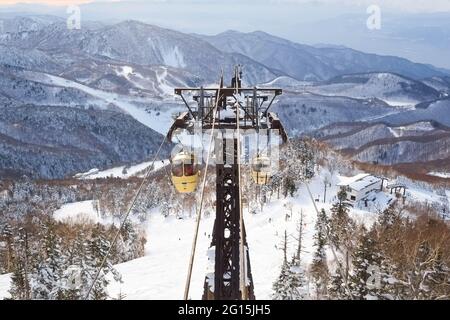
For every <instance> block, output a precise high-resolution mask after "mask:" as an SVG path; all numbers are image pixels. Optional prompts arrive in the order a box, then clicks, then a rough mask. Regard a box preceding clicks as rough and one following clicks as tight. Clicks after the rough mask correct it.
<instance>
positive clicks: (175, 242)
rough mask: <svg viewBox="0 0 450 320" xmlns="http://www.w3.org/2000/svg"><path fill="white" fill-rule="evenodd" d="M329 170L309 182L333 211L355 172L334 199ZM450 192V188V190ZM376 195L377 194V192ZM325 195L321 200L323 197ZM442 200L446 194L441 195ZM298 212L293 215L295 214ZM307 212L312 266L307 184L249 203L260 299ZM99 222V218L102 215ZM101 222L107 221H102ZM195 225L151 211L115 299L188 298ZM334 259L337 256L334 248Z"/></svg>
mask: <svg viewBox="0 0 450 320" xmlns="http://www.w3.org/2000/svg"><path fill="white" fill-rule="evenodd" d="M328 174H329V173H328V172H327V171H326V170H321V172H320V174H319V175H318V176H317V177H315V178H314V179H313V180H312V181H311V182H310V184H309V186H310V188H311V192H312V194H313V197H314V198H315V199H317V200H318V201H316V205H317V206H318V209H319V210H321V209H322V208H324V209H325V210H326V211H327V213H329V211H330V208H331V206H332V202H333V201H335V199H336V194H337V191H338V188H339V187H338V186H337V185H338V184H339V183H341V182H345V181H349V180H350V178H349V177H343V176H339V175H337V176H334V177H333V178H332V182H331V183H332V186H331V187H330V188H328V189H327V194H328V198H327V201H326V203H323V177H324V175H328ZM408 195H409V196H410V197H411V198H412V199H414V200H419V201H435V200H439V199H440V198H439V196H437V195H436V194H434V193H433V192H431V191H425V190H418V189H409V190H408ZM373 196H374V197H375V199H376V200H375V201H374V202H372V201H370V202H369V206H368V207H367V208H366V207H365V206H364V205H363V204H362V203H361V204H357V205H355V207H354V208H351V210H350V216H351V217H352V218H353V219H354V220H355V221H357V222H358V223H360V224H364V225H366V226H367V227H369V226H370V225H371V224H372V223H373V222H374V221H375V220H376V218H377V215H378V213H377V212H378V211H379V210H383V209H384V208H386V206H387V203H388V202H389V199H390V198H391V196H390V194H386V193H384V192H376V193H374V195H373ZM448 196H450V192H449V193H448ZM371 198H372V197H371ZM319 199H320V200H319ZM441 200H442V199H441ZM291 212H292V216H291ZM80 213H81V216H85V217H90V218H91V219H93V220H94V221H95V219H99V218H98V216H97V213H96V211H95V210H94V206H93V203H92V201H85V202H81V203H75V204H69V205H65V206H63V207H62V208H61V209H60V210H58V211H57V212H56V213H55V217H56V218H57V219H60V220H64V219H68V218H71V219H72V218H73V217H74V216H75V217H76V216H79V214H80ZM301 213H303V224H304V226H303V227H304V228H303V229H304V238H303V252H302V257H301V259H302V263H303V264H304V265H309V264H310V262H311V260H312V256H313V253H314V246H313V244H314V238H313V237H314V233H315V229H314V227H315V223H316V211H315V209H314V205H313V203H312V202H311V199H310V197H309V195H308V193H307V190H306V187H305V186H301V187H300V189H299V190H298V193H297V195H296V196H295V197H294V198H287V199H283V198H282V199H276V195H274V196H273V198H272V201H271V202H270V203H268V204H267V205H266V206H265V208H264V210H263V212H261V213H258V214H255V215H252V214H249V213H248V210H247V208H244V218H245V224H246V229H247V237H248V239H247V240H248V243H249V250H250V261H251V268H252V274H253V280H254V287H255V295H256V298H257V299H270V297H271V293H272V283H273V282H274V280H275V279H276V277H277V276H278V274H279V269H280V265H281V262H282V255H283V253H282V250H281V246H280V244H281V241H282V238H283V234H284V231H285V230H286V231H287V233H288V237H289V244H288V249H289V255H292V254H293V253H294V251H295V249H296V241H295V239H294V237H296V236H297V231H296V227H297V224H298V222H299V220H300V214H301ZM97 221H99V220H97ZM99 222H101V221H99ZM213 224H214V216H213V215H212V216H210V217H204V218H203V219H202V221H201V225H200V231H199V238H198V245H197V250H196V255H195V263H194V269H193V275H192V282H191V291H190V298H192V299H201V296H202V293H203V283H204V280H205V275H206V271H207V266H208V258H207V252H208V248H209V246H210V244H211V233H212V229H213ZM194 226H195V217H194V216H191V217H189V216H185V217H184V218H183V219H177V218H176V217H174V216H170V217H168V218H164V217H163V216H162V215H161V214H160V213H159V211H158V210H154V211H152V212H151V213H150V214H149V219H148V220H147V222H145V225H144V226H143V227H144V228H145V229H146V232H147V240H148V242H147V245H146V254H145V256H144V257H142V258H139V259H136V260H132V261H129V262H126V263H122V264H119V265H116V268H117V270H118V271H119V272H120V273H121V274H122V279H123V283H117V282H114V281H111V283H110V285H109V287H108V291H109V294H110V296H111V297H112V298H114V297H117V296H118V295H119V294H123V295H125V296H126V299H182V298H183V292H184V286H185V282H186V275H187V265H188V262H189V256H190V252H191V246H192V239H193V233H194ZM328 259H329V260H330V264H333V256H332V254H331V252H328ZM8 288H9V276H8V275H3V276H0V298H1V297H4V296H5V295H7V291H8Z"/></svg>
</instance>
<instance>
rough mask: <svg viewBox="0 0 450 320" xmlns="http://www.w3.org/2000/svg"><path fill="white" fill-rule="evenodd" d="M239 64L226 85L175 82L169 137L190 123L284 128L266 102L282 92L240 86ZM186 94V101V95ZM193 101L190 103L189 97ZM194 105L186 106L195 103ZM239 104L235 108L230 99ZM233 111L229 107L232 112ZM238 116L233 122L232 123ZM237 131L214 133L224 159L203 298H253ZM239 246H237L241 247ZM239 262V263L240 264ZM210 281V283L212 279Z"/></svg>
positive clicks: (218, 173) (218, 165)
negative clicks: (179, 109)
mask: <svg viewBox="0 0 450 320" xmlns="http://www.w3.org/2000/svg"><path fill="white" fill-rule="evenodd" d="M241 78H242V72H241V69H240V67H236V68H235V72H234V76H233V78H232V80H231V86H230V87H225V86H224V84H223V82H224V81H223V75H222V79H221V83H220V85H219V86H218V87H214V88H204V87H200V88H176V89H175V94H176V95H178V96H180V97H181V99H182V101H183V102H184V103H185V105H186V108H187V111H186V112H183V113H181V114H180V115H179V116H178V117H177V118H176V119H175V122H174V123H173V125H172V127H171V128H170V130H169V133H168V139H169V141H171V140H172V136H173V135H174V133H175V131H177V130H179V129H184V130H188V131H192V132H194V127H195V126H197V127H198V126H200V127H201V129H202V130H209V129H211V128H212V127H213V126H214V128H215V129H216V130H218V131H220V130H224V129H237V128H238V126H239V128H240V129H242V130H246V129H254V130H256V131H259V130H271V129H273V130H277V131H278V132H279V134H280V136H281V138H282V140H283V141H286V140H287V135H286V132H285V130H284V128H283V126H282V124H281V122H280V120H279V119H278V117H277V115H276V114H275V113H272V112H270V108H271V106H272V104H273V102H274V100H275V98H276V97H277V96H279V95H281V94H282V90H281V89H278V88H256V87H253V88H243V87H242V80H241ZM187 97H188V98H190V99H192V101H191V104H189V103H188V98H187ZM194 102H195V103H194ZM195 104H196V106H192V105H195ZM237 104H239V111H240V112H239V114H238V112H236V105H237ZM233 112H234V113H233ZM238 122H239V124H238ZM240 140H241V137H239V136H236V135H233V136H231V137H230V136H227V135H226V134H225V135H221V136H220V137H219V135H218V136H217V137H215V153H216V157H217V156H218V155H220V156H222V155H223V157H222V158H223V159H224V161H222V162H220V163H216V219H215V223H214V230H213V236H212V243H211V247H214V248H215V249H214V251H215V265H214V266H215V268H214V278H213V279H211V278H208V277H206V278H205V284H204V294H203V299H205V300H211V299H214V300H241V299H249V300H253V299H255V295H254V291H253V279H252V273H251V265H250V254H249V250H248V244H247V241H246V235H245V227H244V228H243V229H244V232H243V235H242V238H241V234H240V231H241V230H240V223H239V222H240V219H241V214H242V208H241V205H242V204H241V199H240V177H239V175H240V167H239V165H240V159H239V155H238V152H237V150H238V144H239V143H240V142H241V141H240ZM241 239H243V241H244V247H245V251H244V252H245V258H244V257H241V256H240V241H241ZM241 252H242V251H241ZM242 263H243V264H244V265H245V268H243V269H242V268H241V267H242V266H241V265H240V264H242ZM241 270H245V271H244V272H245V277H244V279H245V280H244V281H245V288H246V289H245V291H246V292H241V291H242V290H241V288H242V283H241V285H240V281H242V279H241V274H240V273H241ZM212 282H213V283H212Z"/></svg>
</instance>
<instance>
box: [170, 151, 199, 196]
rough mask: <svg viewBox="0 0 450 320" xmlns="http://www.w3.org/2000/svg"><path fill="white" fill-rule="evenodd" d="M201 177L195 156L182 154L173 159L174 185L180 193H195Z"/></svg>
mask: <svg viewBox="0 0 450 320" xmlns="http://www.w3.org/2000/svg"><path fill="white" fill-rule="evenodd" d="M199 176H200V171H199V167H198V165H197V163H196V159H195V156H194V155H193V154H191V153H187V152H181V153H178V154H177V155H176V156H174V157H173V159H172V183H173V185H174V186H175V189H176V190H177V191H178V192H179V193H191V192H194V191H195V189H196V188H197V185H198V180H199Z"/></svg>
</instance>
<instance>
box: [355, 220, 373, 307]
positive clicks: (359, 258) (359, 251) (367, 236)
mask: <svg viewBox="0 0 450 320" xmlns="http://www.w3.org/2000/svg"><path fill="white" fill-rule="evenodd" d="M361 229H362V230H361V235H360V237H359V239H358V245H357V247H356V250H355V251H354V252H353V254H352V258H353V259H352V261H353V270H352V273H351V276H350V278H349V287H350V290H351V291H352V296H353V298H355V299H360V300H366V299H376V298H377V297H378V296H379V292H378V290H379V289H380V284H381V274H380V270H381V255H380V252H379V247H378V245H377V241H376V234H375V230H372V231H370V232H367V231H366V229H365V228H364V227H363V228H361Z"/></svg>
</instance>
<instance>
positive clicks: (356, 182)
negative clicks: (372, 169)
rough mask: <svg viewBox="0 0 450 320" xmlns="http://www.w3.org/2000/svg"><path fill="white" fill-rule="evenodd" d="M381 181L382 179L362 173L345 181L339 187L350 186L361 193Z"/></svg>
mask: <svg viewBox="0 0 450 320" xmlns="http://www.w3.org/2000/svg"><path fill="white" fill-rule="evenodd" d="M380 181H381V179H380V178H377V177H374V176H372V175H370V174H366V173H362V174H358V175H356V176H354V177H351V178H348V179H345V180H344V181H342V182H341V183H339V184H338V186H348V187H349V188H351V189H353V190H356V191H361V190H363V189H365V188H367V187H369V186H371V185H373V184H375V183H378V182H380Z"/></svg>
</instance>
